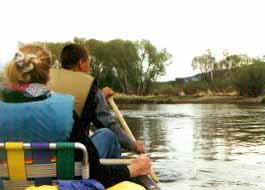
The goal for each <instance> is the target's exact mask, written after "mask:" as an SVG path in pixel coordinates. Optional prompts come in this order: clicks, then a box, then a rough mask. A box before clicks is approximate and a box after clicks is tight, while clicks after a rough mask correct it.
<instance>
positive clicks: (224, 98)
mask: <svg viewBox="0 0 265 190" xmlns="http://www.w3.org/2000/svg"><path fill="white" fill-rule="evenodd" d="M114 99H115V101H116V102H117V103H118V104H182V103H199V104H200V103H205V104H212V103H227V104H260V103H265V96H264V95H263V96H258V97H243V96H232V95H218V96H217V95H213V96H199V95H196V96H165V95H157V96H155V95H149V96H136V95H124V94H116V95H115V97H114Z"/></svg>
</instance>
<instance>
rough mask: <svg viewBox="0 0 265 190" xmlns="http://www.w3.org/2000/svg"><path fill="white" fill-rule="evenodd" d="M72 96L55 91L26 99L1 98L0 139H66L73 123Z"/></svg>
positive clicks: (40, 140)
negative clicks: (20, 101)
mask: <svg viewBox="0 0 265 190" xmlns="http://www.w3.org/2000/svg"><path fill="white" fill-rule="evenodd" d="M73 110H74V98H73V97H72V96H69V95H63V94H58V93H54V94H52V96H50V97H49V98H47V99H45V100H41V101H34V102H25V103H5V102H3V101H0V142H4V141H23V142H56V141H66V140H67V138H68V137H69V136H70V132H71V130H72V127H73V123H74V121H73Z"/></svg>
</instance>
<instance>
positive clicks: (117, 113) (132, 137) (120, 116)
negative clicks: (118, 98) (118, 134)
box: [108, 96, 136, 141]
mask: <svg viewBox="0 0 265 190" xmlns="http://www.w3.org/2000/svg"><path fill="white" fill-rule="evenodd" d="M108 100H109V103H110V105H111V107H112V109H113V111H114V112H115V114H116V116H117V118H118V120H119V121H120V123H121V126H122V127H123V129H124V130H125V132H126V134H127V135H128V136H129V137H130V138H131V139H133V140H134V141H136V139H135V137H134V136H133V134H132V131H131V129H130V128H129V126H128V125H127V123H126V121H125V120H124V118H123V116H122V114H121V112H120V110H119V109H118V107H117V105H116V104H115V102H114V100H113V97H112V96H111V97H109V99H108Z"/></svg>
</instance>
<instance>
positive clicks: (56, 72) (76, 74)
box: [50, 68, 94, 81]
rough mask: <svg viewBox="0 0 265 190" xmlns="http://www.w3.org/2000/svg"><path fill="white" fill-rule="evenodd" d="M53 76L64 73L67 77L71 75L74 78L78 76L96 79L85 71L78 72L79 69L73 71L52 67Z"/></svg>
mask: <svg viewBox="0 0 265 190" xmlns="http://www.w3.org/2000/svg"><path fill="white" fill-rule="evenodd" d="M50 72H51V76H53V75H56V74H59V75H64V76H65V77H66V76H68V77H71V78H73V79H77V78H81V79H87V80H92V81H93V80H94V77H93V76H91V75H90V74H87V73H83V72H78V71H72V70H68V69H63V68H60V69H54V68H53V69H51V70H50Z"/></svg>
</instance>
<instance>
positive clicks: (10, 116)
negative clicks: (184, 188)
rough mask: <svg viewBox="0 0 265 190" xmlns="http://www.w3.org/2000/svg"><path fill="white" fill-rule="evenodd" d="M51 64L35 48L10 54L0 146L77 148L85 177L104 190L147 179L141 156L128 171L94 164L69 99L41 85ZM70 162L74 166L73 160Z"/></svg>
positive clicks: (2, 90)
mask: <svg viewBox="0 0 265 190" xmlns="http://www.w3.org/2000/svg"><path fill="white" fill-rule="evenodd" d="M51 64H52V61H51V54H50V52H49V51H47V50H46V49H43V48H42V47H39V46H36V45H26V46H24V47H21V48H20V51H18V52H17V53H15V56H14V58H13V59H12V60H11V61H10V63H9V64H8V66H7V69H6V73H5V76H6V79H5V80H6V81H7V82H6V84H5V85H0V118H1V119H0V142H7V141H12V142H65V141H71V142H80V143H82V144H84V145H85V146H86V148H87V150H88V157H89V163H90V177H91V178H92V179H96V180H98V181H100V182H101V183H103V184H104V186H105V187H109V186H112V185H114V184H116V183H118V182H121V181H124V180H129V179H130V178H131V177H137V176H142V175H147V174H149V173H150V161H149V159H148V158H147V157H146V156H144V155H141V156H138V157H137V158H135V159H133V161H132V163H131V164H130V165H128V166H105V165H101V164H100V162H99V155H98V152H97V149H96V147H95V146H94V144H93V143H92V142H91V140H90V138H88V137H87V135H86V134H85V131H86V127H85V126H84V124H83V122H82V121H81V120H80V118H79V117H78V115H77V114H76V112H75V111H74V97H72V96H70V95H65V94H59V93H52V92H51V91H50V90H49V89H48V87H47V85H46V84H47V83H48V81H49V79H50V77H49V72H50V68H51ZM27 156H29V155H26V157H27ZM0 158H1V159H2V157H1V156H0ZM76 159H77V160H79V161H80V159H81V157H80V156H79V154H77V155H76ZM1 174H2V173H1ZM0 176H1V175H0ZM1 180H2V179H1V177H0V189H2V187H1Z"/></svg>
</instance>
